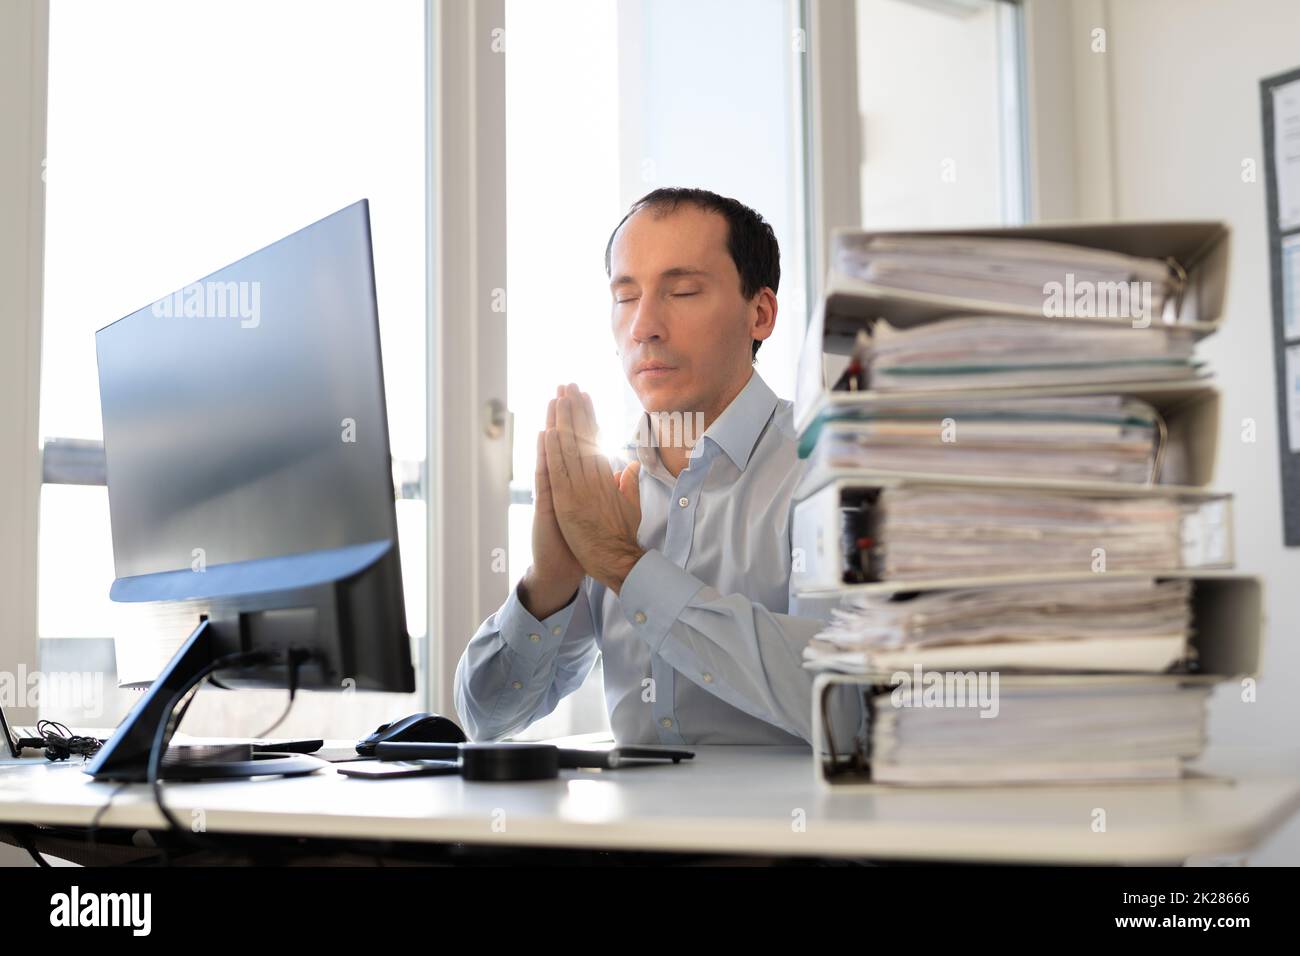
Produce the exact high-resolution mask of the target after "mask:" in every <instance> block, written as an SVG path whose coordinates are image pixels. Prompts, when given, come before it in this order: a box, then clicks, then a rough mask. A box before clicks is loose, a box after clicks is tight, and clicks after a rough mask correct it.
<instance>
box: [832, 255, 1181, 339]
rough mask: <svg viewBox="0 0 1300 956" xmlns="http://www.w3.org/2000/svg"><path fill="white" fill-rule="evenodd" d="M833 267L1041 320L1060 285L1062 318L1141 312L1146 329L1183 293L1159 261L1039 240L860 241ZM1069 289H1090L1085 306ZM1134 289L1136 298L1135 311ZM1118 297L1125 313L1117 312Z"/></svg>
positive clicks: (1168, 317) (1165, 317) (1165, 318)
mask: <svg viewBox="0 0 1300 956" xmlns="http://www.w3.org/2000/svg"><path fill="white" fill-rule="evenodd" d="M835 266H836V268H837V269H838V270H839V271H840V272H843V273H845V274H847V275H849V276H852V277H853V278H855V279H859V280H861V281H863V282H867V283H870V284H872V285H877V286H884V287H887V288H893V289H900V290H906V291H910V292H918V293H924V294H929V295H942V296H948V297H953V298H959V299H966V300H972V301H976V302H980V303H984V304H987V305H988V306H990V307H993V308H997V307H999V306H1004V307H1011V308H1018V309H1024V310H1027V311H1030V310H1031V311H1034V312H1038V313H1040V314H1042V313H1043V310H1044V309H1045V308H1048V307H1049V306H1050V304H1051V300H1050V299H1049V296H1050V295H1051V293H1052V291H1053V290H1055V289H1057V288H1058V287H1059V291H1060V298H1061V299H1062V300H1063V301H1062V303H1061V304H1062V306H1063V310H1062V312H1061V314H1062V315H1070V316H1073V315H1075V314H1076V312H1077V313H1078V314H1080V315H1083V314H1086V313H1091V316H1092V317H1096V318H1132V317H1133V313H1137V312H1141V314H1143V315H1144V316H1146V317H1147V318H1149V319H1150V321H1151V322H1152V323H1172V322H1173V321H1176V318H1177V314H1176V313H1177V309H1178V299H1179V295H1180V293H1181V289H1182V279H1181V277H1180V273H1179V272H1178V271H1177V270H1175V269H1174V268H1173V266H1172V265H1171V264H1170V263H1169V262H1167V261H1165V260H1163V259H1148V258H1142V257H1140V256H1130V255H1126V254H1124V253H1120V252H1112V251H1110V250H1105V249H1094V248H1091V247H1088V246H1079V245H1075V244H1073V243H1066V242H1051V241H1045V240H1040V239H1013V238H988V237H981V236H925V235H886V236H864V237H860V238H858V239H856V240H853V239H850V240H848V241H845V242H842V243H840V244H838V246H837V249H836V262H835ZM1132 283H1136V284H1137V286H1136V287H1134V286H1133V285H1131V284H1132ZM1144 283H1149V285H1144ZM1121 287H1122V288H1121ZM1075 290H1095V291H1094V294H1093V301H1092V304H1091V308H1086V306H1087V303H1086V302H1084V303H1083V304H1084V306H1085V308H1083V309H1080V310H1076V309H1075V308H1074V306H1075V305H1076V304H1077V303H1078V302H1079V301H1081V299H1080V298H1079V297H1076V295H1074V292H1075ZM1132 291H1136V292H1138V293H1139V294H1140V295H1141V298H1142V303H1141V305H1142V308H1141V309H1138V308H1136V307H1134V303H1133V302H1132V301H1131V298H1130V296H1131V292H1132ZM1148 292H1149V295H1147V294H1146V293H1148ZM1121 293H1122V303H1123V306H1124V308H1123V311H1124V312H1125V313H1128V314H1124V315H1120V314H1117V309H1116V308H1115V306H1116V305H1117V304H1119V303H1120V302H1121Z"/></svg>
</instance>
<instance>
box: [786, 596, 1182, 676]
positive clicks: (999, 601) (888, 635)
mask: <svg viewBox="0 0 1300 956" xmlns="http://www.w3.org/2000/svg"><path fill="white" fill-rule="evenodd" d="M1191 594H1192V584H1191V582H1190V581H1188V580H1185V579H1175V580H1168V581H1159V582H1157V581H1155V580H1153V579H1149V578H1145V579H1144V578H1139V579H1133V580H1099V581H1079V582H1071V583H1063V584H1032V585H1007V586H1002V587H991V588H965V589H952V590H936V591H925V592H920V593H912V594H879V593H870V592H857V593H854V594H852V595H851V596H849V597H848V598H846V600H845V602H844V605H843V606H842V607H840V608H837V609H835V610H834V611H833V612H832V615H833V616H832V619H831V622H830V624H829V625H828V626H827V628H826V629H825V630H823V631H822V632H821V633H819V634H818V635H817V636H816V637H815V638H813V640H812V641H810V642H809V643H808V645H807V646H806V647H805V648H804V652H803V657H804V666H805V667H806V668H808V669H809V670H815V671H821V670H834V671H839V672H843V673H854V674H892V673H894V672H895V671H899V670H910V669H911V668H913V667H918V666H919V667H922V668H925V669H927V670H929V669H943V668H952V669H957V668H961V669H968V668H976V669H981V670H1017V671H1057V672H1097V671H1112V672H1114V671H1123V672H1134V673H1162V672H1164V671H1167V670H1169V669H1170V668H1172V667H1176V666H1179V665H1183V664H1186V663H1187V662H1188V660H1189V646H1188V640H1187V639H1188V634H1189V628H1190V626H1191V613H1192V612H1191Z"/></svg>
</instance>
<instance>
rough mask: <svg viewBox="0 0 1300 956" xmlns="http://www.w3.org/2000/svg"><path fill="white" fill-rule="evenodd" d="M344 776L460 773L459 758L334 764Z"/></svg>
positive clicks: (417, 775) (406, 775) (362, 761)
mask: <svg viewBox="0 0 1300 956" xmlns="http://www.w3.org/2000/svg"><path fill="white" fill-rule="evenodd" d="M334 769H335V770H337V771H338V772H339V773H341V774H343V775H344V776H345V777H365V778H367V779H375V778H377V777H432V776H436V775H445V774H458V773H460V761H459V760H375V761H370V760H357V761H353V762H350V763H341V764H335V765H334Z"/></svg>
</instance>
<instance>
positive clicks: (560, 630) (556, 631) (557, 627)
mask: <svg viewBox="0 0 1300 956" xmlns="http://www.w3.org/2000/svg"><path fill="white" fill-rule="evenodd" d="M551 633H552V634H554V635H555V636H556V637H559V636H560V635H561V634H563V633H564V628H562V627H560V625H558V624H557V625H555V627H553V628H551Z"/></svg>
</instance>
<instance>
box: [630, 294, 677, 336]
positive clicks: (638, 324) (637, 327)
mask: <svg viewBox="0 0 1300 956" xmlns="http://www.w3.org/2000/svg"><path fill="white" fill-rule="evenodd" d="M659 305H660V302H659V300H658V298H657V297H656V296H652V295H643V296H641V298H640V299H638V300H637V304H636V314H635V315H633V316H632V326H631V328H630V330H629V332H630V334H631V336H632V341H634V342H636V343H637V344H638V345H644V344H645V343H647V342H661V341H663V340H664V339H666V338H667V337H668V328H667V326H666V325H665V324H664V319H663V314H662V312H661V310H660V308H659Z"/></svg>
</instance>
